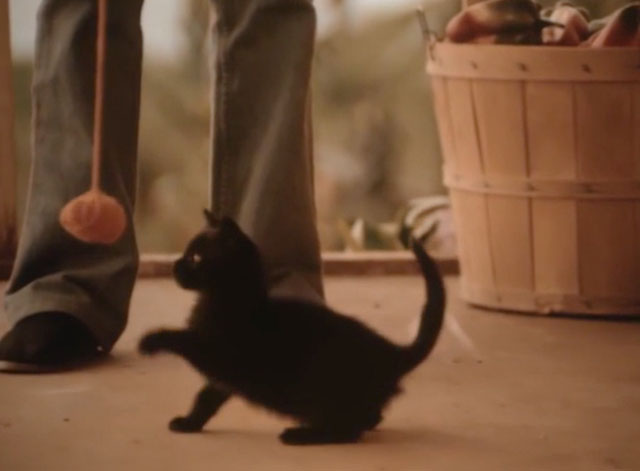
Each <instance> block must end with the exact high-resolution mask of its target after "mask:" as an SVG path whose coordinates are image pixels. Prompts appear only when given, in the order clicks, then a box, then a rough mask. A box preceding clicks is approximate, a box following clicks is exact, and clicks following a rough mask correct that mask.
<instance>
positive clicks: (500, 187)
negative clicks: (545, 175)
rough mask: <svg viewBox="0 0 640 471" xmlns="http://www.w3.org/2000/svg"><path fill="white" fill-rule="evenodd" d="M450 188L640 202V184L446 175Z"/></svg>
mask: <svg viewBox="0 0 640 471" xmlns="http://www.w3.org/2000/svg"><path fill="white" fill-rule="evenodd" d="M444 181H445V184H446V185H447V187H448V188H450V189H452V190H458V191H467V192H472V193H484V194H491V195H504V196H514V197H530V198H567V199H590V200H605V199H606V200H612V199H613V200H640V180H619V181H611V180H609V181H599V182H598V181H579V180H578V181H576V180H547V179H535V178H529V179H526V178H521V179H517V178H514V177H505V178H496V177H483V178H473V177H469V176H466V175H465V176H462V175H455V174H448V173H445V176H444Z"/></svg>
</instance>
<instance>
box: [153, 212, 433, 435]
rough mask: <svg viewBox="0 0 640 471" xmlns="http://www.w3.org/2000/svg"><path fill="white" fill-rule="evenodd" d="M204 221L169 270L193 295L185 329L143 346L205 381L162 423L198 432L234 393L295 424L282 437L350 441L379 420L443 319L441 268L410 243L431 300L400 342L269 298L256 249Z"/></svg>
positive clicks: (223, 224)
mask: <svg viewBox="0 0 640 471" xmlns="http://www.w3.org/2000/svg"><path fill="white" fill-rule="evenodd" d="M205 213H206V215H207V218H208V221H209V225H208V227H207V228H206V229H205V230H204V231H203V232H202V233H200V234H199V235H198V236H196V238H195V239H194V240H193V241H192V242H191V243H190V244H189V246H188V248H187V251H186V252H185V254H184V256H183V257H182V258H181V259H180V260H178V261H177V262H176V264H175V267H174V273H175V277H176V279H177V281H178V283H179V284H180V285H181V286H182V287H183V288H186V289H190V290H194V291H197V292H198V293H199V298H198V302H197V304H196V305H195V307H194V308H193V312H192V315H191V318H190V321H189V324H188V327H187V328H186V329H184V330H160V331H158V332H155V333H150V334H147V335H146V336H145V337H144V338H143V339H142V341H141V343H140V351H141V352H143V353H146V354H152V353H156V352H159V351H170V352H173V353H176V354H178V355H180V356H182V357H184V358H185V359H186V360H187V361H189V362H190V363H191V364H192V365H193V366H194V367H195V368H196V369H197V370H198V371H200V372H201V373H202V374H203V375H204V376H205V377H206V378H207V380H208V383H207V385H206V386H205V387H204V388H203V389H202V391H200V393H199V394H198V396H197V398H196V400H195V404H194V405H193V410H192V411H191V412H190V413H189V415H187V416H186V417H177V418H175V419H173V420H172V421H171V423H170V424H169V427H170V428H171V430H174V431H178V432H195V431H199V430H201V429H202V427H203V426H204V425H205V423H206V422H207V421H208V420H209V419H210V418H211V417H212V416H213V415H214V414H215V413H216V411H217V410H218V409H219V408H220V406H222V404H224V402H225V401H226V400H227V399H229V397H230V396H231V395H233V394H237V395H239V396H242V397H244V398H245V399H247V400H249V401H250V402H253V403H256V404H259V405H261V406H264V407H266V408H268V409H271V410H273V411H276V412H278V413H281V414H285V415H287V416H290V417H293V418H295V419H296V420H298V421H299V422H300V424H301V426H300V427H298V428H290V429H287V430H285V431H284V432H283V433H282V435H281V436H280V438H281V440H282V441H283V442H284V443H288V444H313V443H345V442H354V441H357V440H358V439H359V438H360V436H361V435H362V434H363V432H364V431H366V430H371V429H373V428H374V427H375V426H376V425H378V423H379V422H380V421H381V420H382V416H381V413H382V410H383V408H384V407H385V406H386V405H387V403H388V402H389V400H390V399H391V397H392V396H394V395H395V394H397V393H398V392H399V391H400V390H399V387H398V382H399V380H400V379H401V378H402V377H403V376H404V375H405V374H407V373H408V372H409V371H411V370H412V369H414V368H415V367H416V366H417V365H418V364H419V363H420V362H421V361H422V360H424V359H425V358H426V357H427V355H428V354H429V352H430V351H431V349H432V348H433V346H434V344H435V342H436V339H437V338H438V334H439V332H440V329H441V326H442V320H443V315H444V306H445V291H444V286H443V283H442V279H441V277H440V274H439V273H438V269H437V267H436V265H435V263H434V262H433V260H431V259H430V258H429V256H427V254H426V253H425V252H424V250H423V249H422V247H421V246H420V245H419V244H417V243H414V245H413V250H414V252H415V254H416V257H417V258H418V262H419V263H420V266H421V268H422V271H423V273H424V276H425V278H426V280H427V284H428V291H429V302H428V303H427V304H426V306H425V307H424V310H423V312H422V322H421V325H420V330H419V333H418V337H417V339H416V340H415V341H414V342H413V344H411V345H409V346H398V345H394V344H393V343H391V342H389V341H388V340H386V339H384V338H383V337H381V336H380V335H378V334H377V333H375V332H373V331H372V330H370V329H369V328H367V327H366V326H364V325H363V324H361V323H360V322H358V321H356V320H353V319H351V318H349V317H346V316H343V315H341V314H338V313H336V312H334V311H332V310H330V309H329V308H327V307H324V306H321V305H317V304H313V303H309V302H305V301H300V300H295V299H285V298H270V297H269V296H268V295H267V286H266V281H265V275H264V273H263V269H262V263H261V258H260V255H259V253H258V249H257V247H256V246H255V245H254V243H253V242H252V241H251V240H250V239H249V238H248V237H247V236H246V235H245V234H244V233H243V232H242V231H241V229H240V228H239V227H238V226H237V225H236V223H235V222H234V221H232V220H231V219H228V218H225V219H223V220H222V221H220V222H219V221H217V220H215V218H214V217H213V215H211V213H209V212H208V211H205Z"/></svg>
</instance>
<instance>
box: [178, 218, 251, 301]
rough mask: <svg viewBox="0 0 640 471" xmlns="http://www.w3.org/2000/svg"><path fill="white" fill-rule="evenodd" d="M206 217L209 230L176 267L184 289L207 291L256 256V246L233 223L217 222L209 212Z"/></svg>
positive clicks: (198, 237)
mask: <svg viewBox="0 0 640 471" xmlns="http://www.w3.org/2000/svg"><path fill="white" fill-rule="evenodd" d="M205 215H206V218H207V223H208V224H207V227H206V228H205V229H204V230H203V231H202V232H200V233H199V234H198V235H197V236H196V237H194V239H193V240H192V241H191V242H190V243H189V245H188V246H187V249H186V251H185V253H184V255H183V256H182V258H180V259H179V260H178V261H176V263H175V265H174V267H173V273H174V276H175V279H176V280H177V281H178V283H179V284H180V286H182V287H183V288H185V289H190V290H196V291H202V290H206V289H208V288H210V287H211V286H212V284H214V283H216V281H218V280H219V278H220V277H224V276H225V274H229V273H231V272H232V271H234V270H238V269H242V264H243V262H244V261H246V260H247V259H248V258H250V257H252V256H255V246H254V245H253V242H251V240H250V239H249V238H248V237H247V236H246V235H245V234H244V233H243V232H242V230H241V229H240V228H239V227H238V225H237V224H236V223H235V222H234V221H233V220H231V219H229V218H225V219H223V220H222V221H218V220H216V219H215V218H214V216H213V215H212V214H211V213H210V212H208V211H205Z"/></svg>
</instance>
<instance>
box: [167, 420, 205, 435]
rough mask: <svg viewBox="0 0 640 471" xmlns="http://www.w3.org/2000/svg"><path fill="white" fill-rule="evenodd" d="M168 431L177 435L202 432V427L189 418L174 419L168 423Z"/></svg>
mask: <svg viewBox="0 0 640 471" xmlns="http://www.w3.org/2000/svg"><path fill="white" fill-rule="evenodd" d="M169 430H171V431H172V432H178V433H196V432H201V431H202V425H200V424H198V423H196V422H194V421H193V420H191V419H190V418H189V417H176V418H174V419H173V420H172V421H171V422H169Z"/></svg>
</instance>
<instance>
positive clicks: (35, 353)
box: [0, 312, 102, 373]
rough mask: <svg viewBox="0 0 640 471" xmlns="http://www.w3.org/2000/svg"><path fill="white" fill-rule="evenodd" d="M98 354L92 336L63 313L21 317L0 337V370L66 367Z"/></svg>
mask: <svg viewBox="0 0 640 471" xmlns="http://www.w3.org/2000/svg"><path fill="white" fill-rule="evenodd" d="M101 354H102V352H101V349H100V347H99V345H98V342H97V341H96V339H95V337H94V336H93V334H92V333H91V332H90V331H89V329H88V328H87V327H86V326H85V325H84V324H83V323H82V322H80V321H79V320H78V319H76V318H75V317H73V316H71V315H69V314H65V313H63V312H43V313H39V314H35V315H33V316H29V317H26V318H24V319H23V320H21V321H20V322H18V323H17V324H16V325H15V326H14V327H13V329H11V330H10V331H9V332H7V334H6V335H5V336H4V337H3V338H2V340H0V371H1V372H5V373H46V372H53V371H61V370H68V369H72V368H77V367H80V366H82V365H85V364H87V363H88V362H91V361H93V360H95V359H97V358H98V357H100V356H101Z"/></svg>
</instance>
